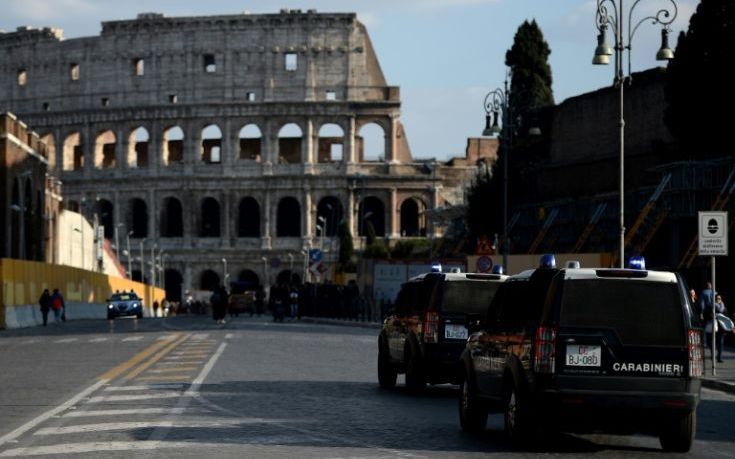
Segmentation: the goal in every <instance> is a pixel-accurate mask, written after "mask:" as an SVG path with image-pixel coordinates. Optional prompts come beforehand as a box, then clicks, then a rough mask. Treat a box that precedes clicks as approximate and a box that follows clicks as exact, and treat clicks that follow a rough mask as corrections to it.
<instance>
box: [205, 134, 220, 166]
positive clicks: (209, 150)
mask: <svg viewBox="0 0 735 459" xmlns="http://www.w3.org/2000/svg"><path fill="white" fill-rule="evenodd" d="M201 160H202V162H204V163H207V164H218V163H221V162H222V131H221V130H220V128H219V126H217V125H216V124H209V125H207V126H205V127H204V129H202V143H201Z"/></svg>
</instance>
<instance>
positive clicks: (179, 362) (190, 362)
mask: <svg viewBox="0 0 735 459" xmlns="http://www.w3.org/2000/svg"><path fill="white" fill-rule="evenodd" d="M202 362H203V360H176V361H175V362H158V363H156V366H159V365H165V366H171V365H180V366H184V365H199V364H200V363H202Z"/></svg>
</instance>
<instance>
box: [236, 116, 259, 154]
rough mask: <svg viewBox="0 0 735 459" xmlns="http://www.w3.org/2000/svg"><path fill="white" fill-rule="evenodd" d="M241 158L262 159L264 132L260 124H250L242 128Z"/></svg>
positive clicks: (240, 136)
mask: <svg viewBox="0 0 735 459" xmlns="http://www.w3.org/2000/svg"><path fill="white" fill-rule="evenodd" d="M239 139H240V155H239V158H240V159H249V160H253V161H257V162H260V161H261V159H262V158H261V150H260V149H261V139H262V134H261V132H260V129H259V128H258V126H256V125H254V124H248V125H246V126H243V128H242V129H240V135H239Z"/></svg>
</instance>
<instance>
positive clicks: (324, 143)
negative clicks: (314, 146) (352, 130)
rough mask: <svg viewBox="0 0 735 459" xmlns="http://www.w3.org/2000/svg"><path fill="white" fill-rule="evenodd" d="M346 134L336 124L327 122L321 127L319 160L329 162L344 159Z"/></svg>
mask: <svg viewBox="0 0 735 459" xmlns="http://www.w3.org/2000/svg"><path fill="white" fill-rule="evenodd" d="M344 142H345V134H344V131H343V130H342V128H341V127H339V126H338V125H336V124H325V125H323V126H322V127H321V128H319V151H318V152H317V162H320V163H328V162H336V161H342V159H343V152H342V150H343V146H344Z"/></svg>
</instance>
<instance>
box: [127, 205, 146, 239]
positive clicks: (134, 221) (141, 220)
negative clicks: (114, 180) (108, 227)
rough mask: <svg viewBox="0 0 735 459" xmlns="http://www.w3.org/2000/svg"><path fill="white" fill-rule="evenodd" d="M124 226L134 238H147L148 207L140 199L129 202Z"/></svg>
mask: <svg viewBox="0 0 735 459" xmlns="http://www.w3.org/2000/svg"><path fill="white" fill-rule="evenodd" d="M126 226H127V227H128V228H130V229H131V231H132V232H133V234H132V236H133V237H134V238H142V237H148V205H147V204H146V203H145V201H144V200H142V199H140V198H133V199H131V200H130V204H129V208H128V215H127V224H126Z"/></svg>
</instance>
